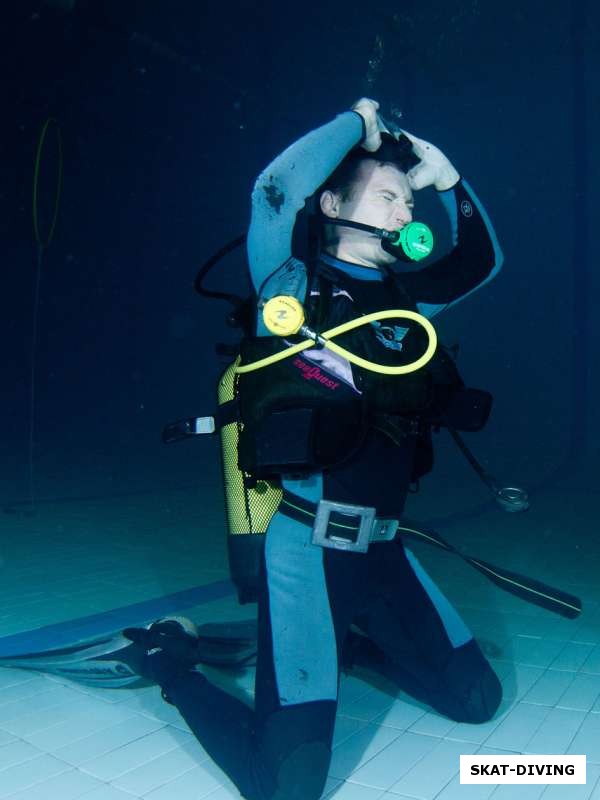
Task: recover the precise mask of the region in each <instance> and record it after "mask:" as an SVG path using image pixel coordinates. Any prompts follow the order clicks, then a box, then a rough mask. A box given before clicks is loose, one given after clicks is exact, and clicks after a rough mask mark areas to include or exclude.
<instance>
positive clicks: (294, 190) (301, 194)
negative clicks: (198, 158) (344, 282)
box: [248, 111, 364, 294]
mask: <svg viewBox="0 0 600 800" xmlns="http://www.w3.org/2000/svg"><path fill="white" fill-rule="evenodd" d="M363 134H364V125H363V120H362V117H361V116H360V114H358V113H356V112H354V111H347V112H345V113H343V114H340V115H339V116H338V117H336V118H335V119H334V120H333V121H332V122H329V123H327V124H326V125H323V126H321V127H320V128H317V129H316V130H314V131H311V132H310V133H308V134H306V136H303V137H302V138H301V139H299V140H298V141H297V142H294V144H292V145H291V146H290V147H288V148H287V149H286V150H284V151H283V153H281V155H279V156H277V158H276V159H275V160H274V161H273V162H271V164H269V166H268V167H267V168H266V169H265V170H264V171H263V172H262V173H261V174H260V175H259V176H258V179H257V180H256V183H255V185H254V191H253V192H252V218H251V222H250V229H249V231H248V261H249V264H250V276H251V279H252V283H253V285H254V288H255V290H256V292H257V294H260V292H261V288H262V287H263V284H264V283H265V281H267V280H268V279H269V278H270V277H272V276H274V274H275V273H276V272H277V270H278V269H279V268H280V267H282V266H283V265H284V264H285V262H286V261H288V259H289V258H290V257H291V254H292V249H291V248H292V231H293V229H294V224H295V222H296V215H297V214H298V212H299V211H300V210H301V209H302V208H303V206H304V203H305V202H306V200H307V198H308V197H310V196H311V195H312V194H313V192H315V191H316V190H317V189H318V187H319V186H320V185H321V184H322V183H323V182H324V181H325V180H326V178H328V177H329V175H330V174H331V173H332V172H333V170H334V169H335V168H336V167H337V165H338V164H339V163H340V161H341V160H342V159H343V158H344V156H345V155H346V153H347V152H348V151H349V150H350V149H351V148H352V147H354V146H355V145H356V144H358V143H359V142H360V141H361V139H362V137H363Z"/></svg>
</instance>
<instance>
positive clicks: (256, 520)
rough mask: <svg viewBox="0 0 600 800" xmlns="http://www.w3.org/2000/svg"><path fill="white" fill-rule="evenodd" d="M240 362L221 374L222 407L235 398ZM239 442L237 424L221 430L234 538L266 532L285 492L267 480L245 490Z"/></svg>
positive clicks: (224, 475) (225, 481)
mask: <svg viewBox="0 0 600 800" xmlns="http://www.w3.org/2000/svg"><path fill="white" fill-rule="evenodd" d="M239 361H240V359H239V357H238V358H237V359H236V361H234V363H233V364H231V365H230V366H229V367H228V368H227V369H226V370H225V372H224V373H223V375H221V379H220V380H219V386H218V392H217V399H218V402H219V405H221V404H223V403H226V402H228V401H229V400H233V398H234V397H235V393H236V386H235V372H234V370H235V367H236V366H237V364H239ZM240 424H241V423H240ZM238 439H239V433H238V425H237V423H236V422H231V423H229V425H224V426H223V427H222V428H221V455H222V463H223V479H224V485H225V506H226V510H227V524H228V526H229V533H230V534H231V535H237V534H244V533H246V534H248V533H258V534H261V533H266V530H267V528H268V526H269V522H270V521H271V517H272V516H273V514H274V513H275V512H276V511H277V509H278V508H279V504H280V503H281V496H282V491H281V488H280V487H279V486H278V485H277V484H276V483H274V482H272V481H266V480H259V481H257V483H256V487H255V488H252V489H248V488H246V486H245V485H244V473H243V472H242V471H241V470H240V469H239V467H238V463H237V461H238V459H237V449H238Z"/></svg>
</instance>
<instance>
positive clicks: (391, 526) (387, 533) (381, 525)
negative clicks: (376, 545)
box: [371, 519, 400, 542]
mask: <svg viewBox="0 0 600 800" xmlns="http://www.w3.org/2000/svg"><path fill="white" fill-rule="evenodd" d="M399 526H400V522H399V521H398V520H397V519H376V520H375V524H374V525H373V533H372V534H371V541H372V542H391V541H392V539H393V538H394V537H395V536H396V532H397V531H398V527H399Z"/></svg>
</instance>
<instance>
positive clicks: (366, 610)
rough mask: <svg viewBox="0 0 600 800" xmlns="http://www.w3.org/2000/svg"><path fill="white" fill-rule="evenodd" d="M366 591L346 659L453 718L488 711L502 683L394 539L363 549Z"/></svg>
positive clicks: (480, 718)
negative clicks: (368, 589) (360, 632)
mask: <svg viewBox="0 0 600 800" xmlns="http://www.w3.org/2000/svg"><path fill="white" fill-rule="evenodd" d="M368 556H369V566H370V574H371V578H370V586H371V588H372V590H373V591H372V593H371V595H370V597H369V599H368V601H367V602H366V603H365V606H364V607H363V609H362V610H361V612H360V614H359V615H357V617H356V618H355V622H356V624H357V625H358V627H359V628H360V629H361V630H363V631H364V632H365V633H366V634H367V637H368V638H366V637H364V636H357V635H351V639H350V641H349V642H348V644H347V646H346V650H345V654H346V658H345V660H346V663H348V662H353V663H355V664H358V665H361V666H366V667H370V668H373V669H375V670H377V671H379V672H381V673H383V674H385V675H386V676H387V677H388V678H391V679H392V680H393V681H394V682H395V683H396V684H397V685H398V686H399V687H400V688H401V689H402V690H403V691H406V692H407V693H408V694H410V695H412V696H413V697H415V698H416V699H418V700H420V701H421V702H424V703H427V704H428V705H430V706H432V707H433V708H435V709H436V710H437V711H439V712H440V713H442V714H444V715H445V716H448V717H450V718H451V719H455V720H457V721H461V722H484V721H486V720H488V719H490V718H491V717H492V716H493V715H494V713H495V712H496V710H497V708H498V705H499V703H500V700H501V698H502V687H501V685H500V682H499V680H498V678H497V676H496V674H495V673H494V671H493V670H492V668H491V666H490V664H489V663H488V661H487V660H486V658H485V656H484V655H483V653H482V652H481V649H480V647H479V645H478V644H477V642H476V641H475V639H474V638H473V636H472V634H471V632H470V631H469V630H468V628H467V627H466V625H465V624H464V622H463V621H462V619H461V618H460V616H459V615H458V613H457V612H456V611H455V609H454V608H453V607H452V606H451V604H450V603H449V601H448V600H447V599H446V598H445V597H444V595H443V594H442V593H441V592H440V590H439V589H438V588H437V586H436V585H435V584H434V583H433V581H432V580H431V578H429V576H428V575H427V574H426V573H425V571H424V570H423V568H422V567H421V565H420V564H419V562H418V561H417V559H416V558H415V557H414V555H413V554H412V553H410V552H409V551H405V550H404V548H403V547H402V545H401V544H400V543H390V544H389V545H387V544H383V545H375V546H372V547H371V548H370V550H369V554H368Z"/></svg>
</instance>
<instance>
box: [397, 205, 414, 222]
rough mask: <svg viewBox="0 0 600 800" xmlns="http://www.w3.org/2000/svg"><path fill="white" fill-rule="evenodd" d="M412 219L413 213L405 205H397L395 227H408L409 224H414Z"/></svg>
mask: <svg viewBox="0 0 600 800" xmlns="http://www.w3.org/2000/svg"><path fill="white" fill-rule="evenodd" d="M412 218H413V215H412V211H411V209H410V208H409V207H408V206H407V205H406V204H405V203H397V204H396V205H395V206H394V214H393V220H394V225H397V226H398V225H402V226H403V225H408V223H409V222H412Z"/></svg>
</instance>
